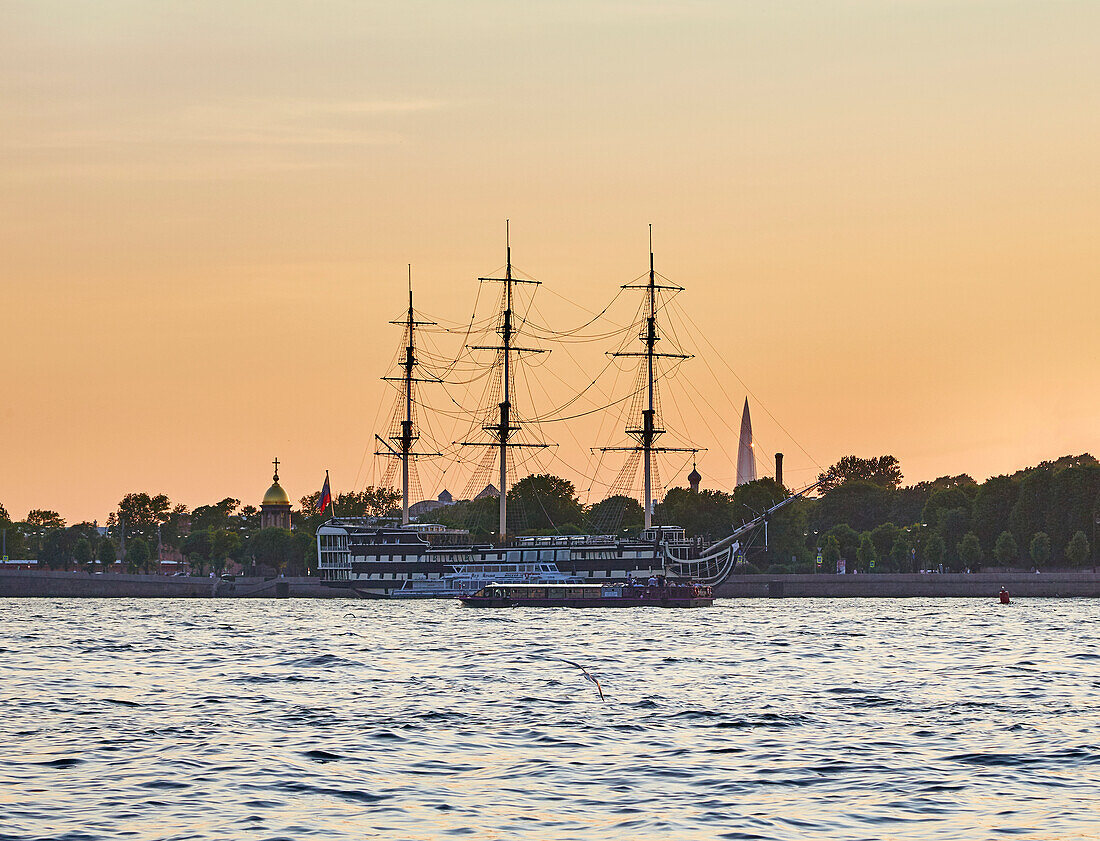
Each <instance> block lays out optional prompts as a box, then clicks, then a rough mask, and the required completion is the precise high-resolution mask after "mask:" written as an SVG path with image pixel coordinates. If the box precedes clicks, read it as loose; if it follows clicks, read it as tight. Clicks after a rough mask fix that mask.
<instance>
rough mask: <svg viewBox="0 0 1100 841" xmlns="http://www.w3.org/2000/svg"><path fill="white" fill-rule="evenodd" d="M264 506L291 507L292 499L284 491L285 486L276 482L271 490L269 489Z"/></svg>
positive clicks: (265, 495)
mask: <svg viewBox="0 0 1100 841" xmlns="http://www.w3.org/2000/svg"><path fill="white" fill-rule="evenodd" d="M263 504H264V505H290V497H289V496H287V495H286V491H284V490H283V486H282V485H280V484H279V483H278V482H275V484H274V485H272V486H271V487H270V488H268V489H267V493H265V494H264V501H263Z"/></svg>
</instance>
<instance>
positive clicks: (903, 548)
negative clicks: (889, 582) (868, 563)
mask: <svg viewBox="0 0 1100 841" xmlns="http://www.w3.org/2000/svg"><path fill="white" fill-rule="evenodd" d="M909 549H910V547H909V541H908V540H907V539H906V537H905V535H904V534H899V535H898V537H897V539H896V540H894V545H893V546H891V547H890V561H891V562H892V564H893V567H894V569H896V570H900V571H902V572H911V571H912V570H911V569H910V552H909Z"/></svg>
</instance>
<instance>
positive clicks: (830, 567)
mask: <svg viewBox="0 0 1100 841" xmlns="http://www.w3.org/2000/svg"><path fill="white" fill-rule="evenodd" d="M821 557H822V564H823V566H822V572H836V565H837V561H839V560H840V557H841V556H840V541H839V540H838V539H837V537H836V535H835V534H827V535H825V539H824V540H823V541H822V542H821Z"/></svg>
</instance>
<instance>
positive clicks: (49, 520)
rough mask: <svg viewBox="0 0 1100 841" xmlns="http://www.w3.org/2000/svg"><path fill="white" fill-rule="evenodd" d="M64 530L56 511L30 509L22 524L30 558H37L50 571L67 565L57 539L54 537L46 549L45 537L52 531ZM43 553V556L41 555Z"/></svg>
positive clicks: (62, 522) (63, 523) (63, 524)
mask: <svg viewBox="0 0 1100 841" xmlns="http://www.w3.org/2000/svg"><path fill="white" fill-rule="evenodd" d="M64 528H65V521H64V520H63V519H62V518H61V515H60V514H58V513H57V512H56V511H49V510H47V509H44V508H32V509H31V510H30V512H29V513H28V514H27V519H26V520H25V521H24V522H23V530H24V533H25V534H26V536H27V550H28V553H29V554H30V555H31V557H34V558H37V559H38V560H40V561H41V562H42V563H44V564H45V565H46V566H48V567H49V568H50V569H61V568H62V567H64V566H66V565H67V560H68V559H67V558H63V557H62V554H63V551H62V550H61V548H60V545H59V539H60V538H59V537H58V536H57V535H54V537H53V538H52V542H51V545H50V547H49V549H48V550H47V549H46V536H47V535H48V534H49V533H50V532H53V531H60V530H61V529H64ZM44 551H45V554H43V553H44Z"/></svg>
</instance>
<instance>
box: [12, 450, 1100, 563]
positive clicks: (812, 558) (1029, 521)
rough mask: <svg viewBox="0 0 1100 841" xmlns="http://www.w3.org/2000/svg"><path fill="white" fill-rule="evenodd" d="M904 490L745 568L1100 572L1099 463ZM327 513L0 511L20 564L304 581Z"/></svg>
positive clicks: (696, 530) (717, 510)
mask: <svg viewBox="0 0 1100 841" xmlns="http://www.w3.org/2000/svg"><path fill="white" fill-rule="evenodd" d="M902 478H903V476H902V471H901V465H900V464H899V463H898V460H897V459H896V458H894V457H893V456H889V455H884V456H878V457H875V458H868V459H863V458H858V457H856V456H847V457H845V458H843V459H841V460H840V461H839V462H837V463H836V464H835V465H833V466H832V467H830V468H829V469H828V470H827V471H825V472H824V473H823V474H822V476H821V477H820V479H821V493H820V496H819V498H817V499H800V500H797V501H795V502H793V503H792V504H790V505H788V506H786V507H784V508H783V509H781V510H780V511H778V512H776V513H775V514H774V515H773V516H772V517H771V518H770V520H769V524H768V525H769V527H768V544H767V548H766V550H765V549H764V547H763V546H762V545H757V546H756V547H755V548H752V549H750V554H749V560H750V561H751V563H752V564H754V565H758V566H761V567H764V568H768V569H770V570H771V571H773V572H779V571H786V570H791V571H795V570H797V571H811V570H813V569H820V570H822V571H826V572H828V571H835V569H836V566H837V563H838V562H839V561H840V560H841V559H843V560H844V561H845V564H846V567H847V569H849V570H852V569H857V570H859V571H861V572H871V571H890V570H897V571H911V570H917V569H926V568H939V567H940V566H941V565H942V566H943V567H944V568H947V569H951V570H962V569H972V570H973V569H978V568H979V567H981V566H982V565H987V566H988V565H997V566H1034V567H1037V568H1042V567H1047V566H1075V567H1081V566H1085V565H1088V564H1093V565H1095V564H1096V559H1095V557H1094V553H1095V551H1096V547H1095V546H1094V545H1093V544H1094V543H1095V536H1096V524H1097V523H1098V522H1100V463H1098V462H1097V460H1096V459H1095V458H1093V457H1092V456H1091V455H1088V454H1085V455H1080V456H1066V457H1063V458H1060V459H1058V460H1057V461H1052V462H1044V463H1042V464H1039V465H1037V466H1035V467H1031V468H1027V469H1024V470H1020V471H1018V472H1017V473H1015V474H1013V475H1011V476H996V477H993V478H991V479H988V480H987V481H985V482H983V483H978V482H975V481H974V480H973V479H972V478H971V477H969V476H967V475H965V474H964V475H959V476H944V477H941V478H939V479H936V480H934V481H931V482H920V483H917V484H914V485H909V486H903V485H902ZM787 496H788V491H787V489H785V488H784V487H782V486H781V485H779V484H778V483H776V482H775V481H774V480H773V479H767V478H765V479H760V480H758V481H756V482H752V483H749V484H746V485H741V486H739V487H738V488H736V489H735V490H734V491H733V492H732V493H725V492H723V491H714V490H706V491H700V492H692V491H689V490H686V489H684V488H672V489H671V490H669V491H668V492H667V493H666V494H665V497H664V499H663V500H662V501H661V502H660V503H659V504H658V505H656V507H655V509H654V521H655V522H656V523H658V524H675V525H680V526H683V527H684V528H685V529H686V530H687V533H688V535H689V536H693V537H694V536H699V537H701V538H705V539H716V538H720V537H722V536H724V535H725V534H727V533H728V532H729V531H730V529H731V527H733V526H735V525H737V524H740V523H742V522H745V521H747V520H750V519H752V518H753V517H755V516H757V515H758V514H759V513H760V512H762V511H764V510H765V509H767V508H770V507H771V506H773V505H775V504H776V503H777V502H779V501H781V500H783V499H785V498H786V497H787ZM317 502H318V495H317V494H312V495H309V496H306V497H303V498H302V499H301V500H300V508H299V509H297V510H295V511H294V512H292V522H293V525H294V530H293V531H287V530H284V529H261V528H260V527H259V526H260V523H259V520H260V516H259V511H258V510H257V509H256V508H254V507H253V506H250V505H245V506H243V507H242V506H241V504H240V500H237V499H233V498H226V499H223V500H221V501H220V502H217V503H214V504H212V505H204V506H199V507H197V508H195V509H194V510H188V509H187V508H186V506H183V505H173V504H172V503H171V501H170V500H169V498H168V497H167V496H166V495H164V494H155V495H150V494H146V493H133V494H127V495H126V496H125V497H124V498H123V499H122V500H121V501H120V503H119V505H118V509H117V511H116V512H114V513H113V514H111V516H110V517H109V518H108V522H107V529H106V535H101V534H100V533H99V531H98V530H97V529H96V528H95V527H94V525H92V524H88V523H80V524H77V525H74V526H66V524H65V522H64V520H63V519H62V518H61V517H60V516H59V515H58V514H57V513H56V512H54V511H48V510H41V509H36V510H32V511H31V512H29V513H28V515H27V518H26V519H25V520H23V521H20V522H12V521H11V519H10V517H8V514H7V511H5V510H4V508H3V506H2V505H0V529H4V530H5V532H6V539H7V554H8V555H9V556H10V557H20V556H22V557H34V558H38V559H39V560H40V561H41V562H42V563H43V564H45V565H46V566H49V567H51V568H72V567H74V566H75V567H86V568H90V567H91V566H93V565H94V563H95V562H96V561H97V560H98V562H99V564H100V565H101V566H103V565H110V564H111V563H113V562H114V561H115V559H118V558H121V560H122V562H123V563H124V565H125V567H126V568H127V569H133V570H148V569H150V568H151V567H152V566H153V565H154V564H155V558H156V551H155V550H156V548H157V547H158V546H163V547H167V548H168V549H169V550H178V551H179V552H180V553H181V554H182V555H183V557H184V558H186V559H187V561H188V562H189V563H190V565H191V567H192V569H194V570H196V571H199V572H200V573H201V572H204V571H205V570H206V569H210V570H213V571H216V572H220V571H221V570H224V569H225V568H227V567H228V566H229V565H231V564H239V565H240V566H242V567H244V568H246V569H255V568H258V567H263V568H270V569H274V570H279V571H284V570H285V571H288V572H291V573H299V574H300V573H302V572H305V571H307V570H310V569H312V567H313V566H314V565H315V563H316V556H315V552H314V549H313V546H314V543H313V539H314V538H313V535H314V533H315V531H316V528H317V526H318V525H319V524H320V523H321V521H322V519H323V518H324V517H327V516H330V515H331V513H332V511H331V510H329V511H326V512H325V513H324V514H323V515H322V514H321V513H319V512H318V511H317V510H316V507H317ZM397 502H398V495H397V493H396V492H395V491H394V490H392V489H389V488H367V489H365V490H363V491H358V492H352V493H345V494H340V495H339V496H338V497H337V498H336V500H335V510H336V512H337V513H339V514H340V515H341V516H370V517H383V516H392V515H393V514H394V513H395V508H396V505H397ZM508 510H509V529H510V530H511V531H512V533H513V534H516V533H519V534H523V533H527V534H538V533H584V532H596V533H611V534H621V533H631V532H637V531H638V529H640V527H641V525H642V520H643V516H642V508H641V506H640V505H639V504H638V502H637V500H634V499H631V498H629V497H625V496H612V497H609V498H608V499H605V500H602V501H600V502H598V503H596V504H593V505H584V504H582V503H581V501H580V500H579V498H578V497H577V493H576V489H575V487H574V486H573V484H572V483H571V482H569V481H568V480H566V479H562V478H561V477H558V476H552V475H548V474H541V475H532V476H528V477H526V478H524V479H522V480H520V481H519V482H517V483H516V484H515V485H514V486H513V487H512V488H511V489H510V490H509V492H508ZM428 516H429V517H430V519H431V520H432V521H434V522H439V523H442V524H444V525H447V526H451V527H455V528H466V529H469V530H470V532H471V534H472V536H473V537H474V538H475V539H478V540H492V539H493V538H494V536H495V533H496V529H497V527H498V522H497V516H498V500H497V499H495V498H486V499H479V500H467V501H462V502H458V503H455V504H454V505H449V506H445V507H442V508H438V509H436V510H434V511H432V512H431V514H430V515H428ZM1090 535H1092V540H1091V541H1090ZM123 547H125V548H124V549H123ZM819 555H820V557H821V563H820V564H818V562H817V558H818V556H819Z"/></svg>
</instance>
